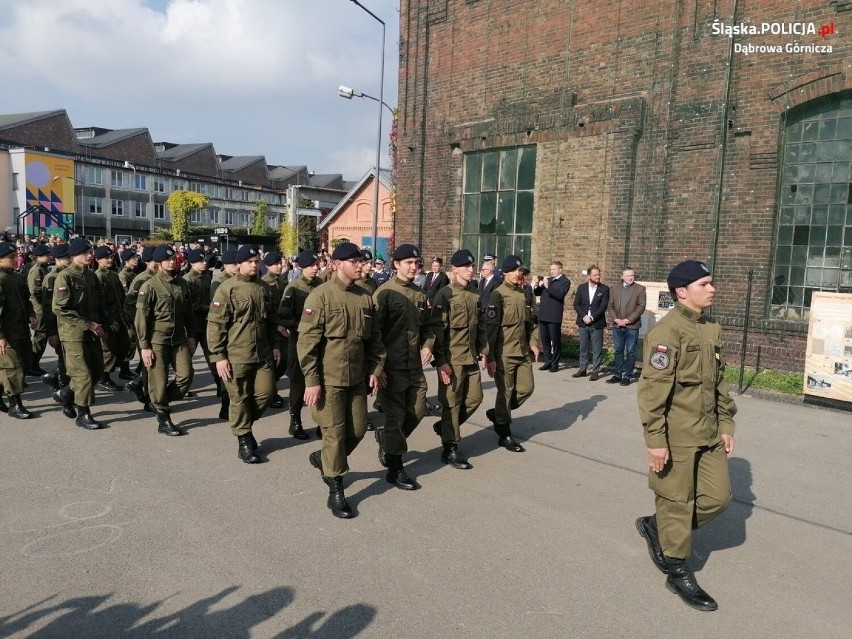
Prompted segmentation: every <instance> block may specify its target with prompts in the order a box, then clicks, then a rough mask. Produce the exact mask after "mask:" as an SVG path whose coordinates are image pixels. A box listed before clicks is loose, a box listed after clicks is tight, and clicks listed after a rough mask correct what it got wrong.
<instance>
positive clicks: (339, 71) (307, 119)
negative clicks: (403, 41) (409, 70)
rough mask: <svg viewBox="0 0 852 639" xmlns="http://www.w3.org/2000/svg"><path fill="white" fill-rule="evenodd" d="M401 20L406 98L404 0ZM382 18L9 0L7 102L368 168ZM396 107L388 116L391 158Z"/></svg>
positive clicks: (331, 1)
mask: <svg viewBox="0 0 852 639" xmlns="http://www.w3.org/2000/svg"><path fill="white" fill-rule="evenodd" d="M362 4H364V5H365V6H366V7H367V8H369V9H370V10H371V11H372V12H373V13H375V14H376V15H378V16H379V17H380V18H381V19H383V20H384V21H385V23H386V25H387V34H386V43H385V86H384V98H385V102H387V103H388V104H390V105H391V106H396V101H397V75H398V66H397V64H398V40H399V12H398V7H399V3H398V0H362ZM380 55H381V25H380V24H379V23H378V22H376V21H375V20H373V18H371V17H370V16H369V15H368V14H367V13H365V12H364V11H362V10H361V9H359V8H358V6H357V5H355V4H354V3H352V2H351V1H350V0H26V1H25V2H24V1H21V0H0V86H3V87H4V92H3V94H2V97H0V113H22V112H29V111H47V110H53V109H65V110H66V111H67V112H68V116H69V117H70V119H71V123H72V124H73V125H74V126H77V127H83V126H101V127H106V128H110V129H119V128H130V127H147V128H148V129H149V130H150V132H151V136H152V138H153V139H154V141H155V142H157V141H168V142H176V143H193V142H212V143H213V145H214V147H215V149H216V152H217V153H221V154H226V155H265V156H266V159H267V161H268V162H269V163H270V164H291V165H300V164H304V165H307V166H308V167H309V168H310V169H312V170H314V171H316V172H317V173H342V174H343V175H344V177H345V178H346V179H357V178H359V177H360V176H361V175H362V174H363V173H364V172H365V171H366V170H367V169H368V168H369V167H370V166H372V165H373V164H374V163H375V152H376V127H377V121H378V106H377V105H376V103H375V102H372V101H371V100H366V99H361V100H359V99H354V100H351V101H349V100H344V99H342V98H340V97H339V96H338V95H337V87H338V85H340V84H345V85H348V86H351V87H355V88H356V89H359V90H361V91H363V92H364V93H367V94H370V95H374V96H377V97H378V92H379V66H380V64H379V60H380ZM390 124H391V123H390V115H389V114H387V111H386V110H385V115H384V116H383V131H382V137H383V147H384V148H383V160H382V165H383V166H386V165H387V163H388V160H387V157H388V154H387V148H386V147H387V144H386V140H387V134H388V132H389V130H390Z"/></svg>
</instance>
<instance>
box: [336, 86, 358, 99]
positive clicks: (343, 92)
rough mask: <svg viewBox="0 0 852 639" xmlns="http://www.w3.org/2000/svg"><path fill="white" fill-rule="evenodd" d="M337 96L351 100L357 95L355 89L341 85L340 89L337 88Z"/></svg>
mask: <svg viewBox="0 0 852 639" xmlns="http://www.w3.org/2000/svg"><path fill="white" fill-rule="evenodd" d="M337 95H339V96H340V97H341V98H346V99H347V100H351V99H352V97H353V96H354V95H355V89H353V88H352V87H347V86H344V85H342V84H341V85H340V86H339V87H337Z"/></svg>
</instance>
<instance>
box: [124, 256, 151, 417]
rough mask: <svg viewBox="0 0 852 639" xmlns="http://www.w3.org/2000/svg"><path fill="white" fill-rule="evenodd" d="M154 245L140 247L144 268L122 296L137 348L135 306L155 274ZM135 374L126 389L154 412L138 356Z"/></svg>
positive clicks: (142, 364) (142, 365)
mask: <svg viewBox="0 0 852 639" xmlns="http://www.w3.org/2000/svg"><path fill="white" fill-rule="evenodd" d="M153 258H154V247H153V246H146V247H144V248H143V249H142V263H143V264H145V270H144V271H142V272H141V273H139V275H137V276H136V277H134V278H133V281H132V282H131V283H130V288H129V289H128V291H127V296H126V297H125V298H124V317H125V320H126V321H127V324H128V326H133V336H134V342H135V343H134V346H135V347H136V349H137V350H139V336H138V335H136V306H137V303H138V302H139V289H140V288H142V285H143V284H144V283H145V282H147V281H148V280H150V279H151V278H152V277H154V275H156V274H157V270H158V269H159V265H158V264H157V263H156V262H155V261H154V259H153ZM137 371H138V375H136V376H135V377H134V378H133V379H132V380H130V382H128V384H127V386H125V388H127V390H129V391H131V392H132V393H133V395H134V396H135V397H136V400H137V401H138V402H139V403H140V404H142V407H143V409H144V410H146V411H148V412H149V413H152V412H154V408H153V407H152V406H151V402H149V401H148V368H147V367H146V366H145V364H144V363H143V362H142V357H141V355H140V357H139V367H138V368H137Z"/></svg>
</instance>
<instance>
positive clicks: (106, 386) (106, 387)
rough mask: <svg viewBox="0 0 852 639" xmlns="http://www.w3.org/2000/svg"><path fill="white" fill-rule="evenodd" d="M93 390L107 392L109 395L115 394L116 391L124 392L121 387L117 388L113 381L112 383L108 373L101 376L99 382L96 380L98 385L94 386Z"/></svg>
mask: <svg viewBox="0 0 852 639" xmlns="http://www.w3.org/2000/svg"><path fill="white" fill-rule="evenodd" d="M95 388H97V389H98V390H103V391H109V392H111V393H117V392H118V391H122V390H124V387H123V386H119V385H118V384H116V383H115V382H114V381H112V378H111V377H110V376H109V373H104V374H103V375H101V378H100V380H98V383H97V384H95Z"/></svg>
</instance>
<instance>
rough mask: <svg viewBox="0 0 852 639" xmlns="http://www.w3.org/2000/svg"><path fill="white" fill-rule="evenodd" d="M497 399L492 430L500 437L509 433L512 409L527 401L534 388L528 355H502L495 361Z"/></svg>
mask: <svg viewBox="0 0 852 639" xmlns="http://www.w3.org/2000/svg"><path fill="white" fill-rule="evenodd" d="M494 385H495V386H496V387H497V400H496V401H495V403H494V418H495V421H496V424H495V427H494V430H496V431H497V434H498V435H499V436H500V437H506V436H508V435H510V434H511V433H510V431H509V424H511V423H512V411H513V410H514V409H516V408H519V407H520V406H521V405H522V404H523V403H524V402H525V401H527V400H528V399H529V398H530V396H531V395H532V394H533V391H534V390H535V380H534V378H533V369H532V362H531V361H530V358H529V355H525V356H523V357H502V358H501V359H499V360H498V361H497V371H496V372H495V373H494Z"/></svg>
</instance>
